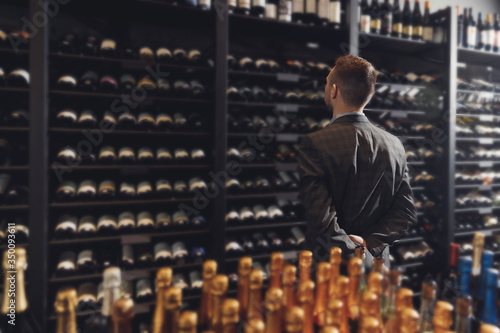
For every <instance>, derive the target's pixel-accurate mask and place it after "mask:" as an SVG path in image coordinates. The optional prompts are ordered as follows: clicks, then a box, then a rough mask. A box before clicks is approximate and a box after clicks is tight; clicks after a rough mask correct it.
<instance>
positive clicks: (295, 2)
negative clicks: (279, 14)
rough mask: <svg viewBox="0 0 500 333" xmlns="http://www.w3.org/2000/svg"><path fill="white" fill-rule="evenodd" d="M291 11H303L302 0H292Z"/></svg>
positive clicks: (295, 12)
mask: <svg viewBox="0 0 500 333" xmlns="http://www.w3.org/2000/svg"><path fill="white" fill-rule="evenodd" d="M292 13H294V14H302V13H304V0H292Z"/></svg>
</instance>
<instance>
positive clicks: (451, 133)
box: [441, 7, 458, 267]
mask: <svg viewBox="0 0 500 333" xmlns="http://www.w3.org/2000/svg"><path fill="white" fill-rule="evenodd" d="M455 13H456V12H455V10H454V8H452V7H448V8H447V9H446V16H447V22H448V27H447V28H448V29H447V30H448V31H447V32H446V34H447V38H446V44H445V49H444V52H445V53H444V66H445V67H444V68H445V71H444V78H445V80H444V82H445V84H446V86H445V87H444V88H445V91H444V92H445V93H444V105H443V106H444V121H445V123H446V125H447V126H446V130H447V131H448V133H447V137H448V139H447V141H445V143H444V150H443V151H444V156H443V157H444V159H445V162H446V166H447V167H446V168H444V170H443V171H444V174H443V182H444V187H443V188H444V189H445V191H444V193H443V194H444V196H443V198H444V208H445V210H444V211H445V218H444V221H443V223H444V225H443V232H444V239H443V241H444V248H443V251H444V253H445V255H444V256H441V260H443V266H441V267H447V266H448V264H449V260H448V258H449V257H450V253H449V252H450V246H449V244H450V243H451V242H453V240H454V233H455V147H456V133H455V130H456V115H457V112H456V110H457V107H456V103H457V101H456V98H457V86H456V84H457V62H458V61H457V59H458V50H457V38H458V37H457V29H458V18H457V16H456V15H455Z"/></svg>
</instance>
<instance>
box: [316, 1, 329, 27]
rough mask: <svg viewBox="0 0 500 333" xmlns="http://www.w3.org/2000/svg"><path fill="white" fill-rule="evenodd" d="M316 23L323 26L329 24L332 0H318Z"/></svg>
mask: <svg viewBox="0 0 500 333" xmlns="http://www.w3.org/2000/svg"><path fill="white" fill-rule="evenodd" d="M317 7H318V10H317V18H316V23H317V24H318V25H321V26H324V27H326V26H328V21H329V17H328V16H329V15H330V0H318V3H317Z"/></svg>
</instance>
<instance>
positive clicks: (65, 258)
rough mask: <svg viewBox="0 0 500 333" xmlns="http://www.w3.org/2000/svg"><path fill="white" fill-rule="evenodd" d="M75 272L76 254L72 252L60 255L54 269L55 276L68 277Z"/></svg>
mask: <svg viewBox="0 0 500 333" xmlns="http://www.w3.org/2000/svg"><path fill="white" fill-rule="evenodd" d="M75 272H76V254H75V252H72V251H65V252H63V253H61V256H60V257H59V262H58V263H57V267H56V275H57V276H68V275H72V274H74V273H75Z"/></svg>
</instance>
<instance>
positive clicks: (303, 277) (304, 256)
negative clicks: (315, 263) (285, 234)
mask: <svg viewBox="0 0 500 333" xmlns="http://www.w3.org/2000/svg"><path fill="white" fill-rule="evenodd" d="M312 255H313V254H312V252H311V251H301V252H300V255H299V282H302V281H307V280H311V267H312Z"/></svg>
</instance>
